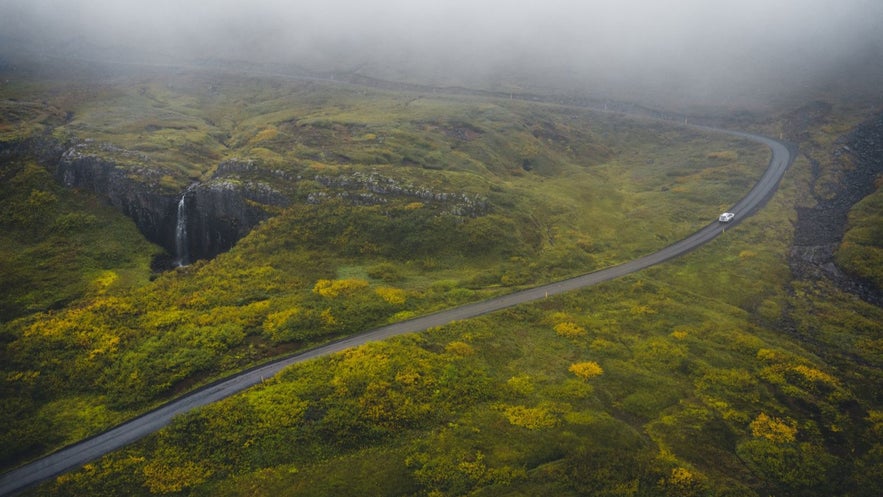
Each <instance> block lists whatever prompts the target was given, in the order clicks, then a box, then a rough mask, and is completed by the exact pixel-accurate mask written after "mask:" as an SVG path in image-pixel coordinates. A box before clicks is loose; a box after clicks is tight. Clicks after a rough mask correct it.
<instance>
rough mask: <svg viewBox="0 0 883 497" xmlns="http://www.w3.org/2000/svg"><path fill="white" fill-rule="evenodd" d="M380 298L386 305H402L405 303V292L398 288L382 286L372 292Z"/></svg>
mask: <svg viewBox="0 0 883 497" xmlns="http://www.w3.org/2000/svg"><path fill="white" fill-rule="evenodd" d="M374 293H376V294H377V295H378V296H379V297H380V298H382V299H383V300H384V301H386V303H388V304H392V305H402V304H404V303H405V300H406V298H405V291H404V290H402V289H400V288H392V287H388V286H382V287H380V288H378V289H376V290H374Z"/></svg>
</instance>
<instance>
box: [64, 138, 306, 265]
mask: <svg viewBox="0 0 883 497" xmlns="http://www.w3.org/2000/svg"><path fill="white" fill-rule="evenodd" d="M90 150H91V148H90V147H89V146H88V144H77V145H74V146H72V147H70V148H68V149H67V150H66V151H65V152H64V153H63V154H62V155H61V157H60V159H59V160H58V161H57V162H55V163H54V164H49V165H48V166H49V167H50V169H51V170H52V172H53V174H54V176H55V178H56V179H57V180H58V181H59V182H60V183H62V184H63V185H65V186H66V187H70V188H82V189H85V190H89V191H92V192H94V193H96V194H98V195H100V196H102V197H104V198H105V199H107V200H108V201H109V202H110V203H111V204H112V205H113V206H115V207H116V208H117V209H119V210H120V211H121V212H123V213H124V214H125V215H126V216H128V217H130V218H132V220H133V221H134V222H135V224H136V225H137V226H138V229H139V230H140V231H141V233H143V234H144V236H145V237H146V238H147V239H148V240H150V241H152V242H154V243H156V244H158V245H160V246H162V247H163V248H165V249H166V251H168V252H169V254H170V255H171V256H173V257H174V258H176V259H178V260H179V262H181V263H184V264H186V263H189V262H192V261H194V260H197V259H206V258H212V257H214V256H216V255H218V254H219V253H221V252H224V251H226V250H229V249H230V248H231V247H233V245H234V244H235V243H236V242H237V241H238V240H239V239H240V238H242V237H243V236H245V235H246V234H247V233H248V232H249V231H251V229H252V228H254V226H256V225H257V224H258V223H259V222H261V221H262V220H264V219H267V218H268V217H269V216H270V215H271V213H270V212H271V210H272V208H273V207H279V206H285V205H288V203H289V199H288V197H287V196H285V195H284V194H282V193H280V192H279V191H277V190H275V189H274V188H272V187H271V186H269V185H268V184H266V183H262V182H260V181H253V180H251V181H249V180H243V179H241V178H240V177H239V175H238V173H239V172H241V171H242V165H241V164H243V163H239V162H236V161H231V162H228V163H224V164H221V165H220V166H219V167H218V168H217V172H216V173H215V175H214V177H213V178H211V179H210V180H209V181H207V182H205V183H195V184H193V185H191V186H190V187H189V188H188V189H187V190H186V191H184V192H170V191H168V190H167V189H166V188H163V187H162V186H161V185H162V176H163V171H162V170H161V169H157V168H151V167H149V166H146V165H139V162H140V161H138V160H127V164H125V166H123V165H121V164H120V163H118V162H117V161H114V160H109V159H107V158H103V157H101V156H100V155H98V154H94V153H90ZM115 152H117V153H119V151H115ZM126 159H131V157H126ZM135 159H139V158H138V157H136V158H135ZM140 159H146V158H140ZM244 164H248V163H244ZM179 204H183V205H181V208H180V209H179ZM182 215H183V216H186V217H185V219H183V220H182V222H179V216H182ZM182 230H183V232H182Z"/></svg>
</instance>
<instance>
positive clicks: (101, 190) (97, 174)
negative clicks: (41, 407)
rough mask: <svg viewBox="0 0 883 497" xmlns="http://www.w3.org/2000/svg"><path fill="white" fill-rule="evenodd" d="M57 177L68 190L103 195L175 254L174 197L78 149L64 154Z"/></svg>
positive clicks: (55, 169) (156, 241)
mask: <svg viewBox="0 0 883 497" xmlns="http://www.w3.org/2000/svg"><path fill="white" fill-rule="evenodd" d="M145 173H147V172H146V171H145ZM53 174H54V176H55V179H56V180H58V182H60V183H61V184H63V185H64V186H66V187H68V188H81V189H84V190H89V191H92V192H94V193H97V194H99V195H100V196H103V197H104V198H106V199H107V200H108V201H109V202H110V203H111V204H112V205H113V206H114V207H116V208H117V209H119V210H120V211H121V212H122V213H124V214H125V215H126V216H128V217H130V218H132V220H133V221H135V224H136V225H137V226H138V229H139V230H140V231H141V233H143V234H144V236H145V237H146V238H147V239H148V240H150V241H152V242H153V243H156V244H158V245H160V246H162V247H164V248H165V249H166V250H169V251H171V252H172V253H174V246H175V245H174V235H175V205H176V199H175V197H174V196H173V195H169V194H161V193H157V192H155V191H154V190H153V189H152V188H151V187H150V184H149V183H146V182H143V181H138V180H135V179H133V177H132V176H131V175H130V174H129V173H127V172H126V171H124V170H123V169H120V168H118V167H117V166H116V164H114V163H112V162H109V161H107V160H104V159H101V158H99V157H96V156H92V155H83V154H80V153H78V152H77V150H76V148H75V147H74V148H71V149H69V150H67V151H66V152H65V153H64V155H62V157H61V160H59V161H58V163H57V164H56V165H55V167H54V171H53ZM169 242H171V244H170V243H169Z"/></svg>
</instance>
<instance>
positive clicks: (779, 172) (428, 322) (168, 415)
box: [0, 126, 796, 496]
mask: <svg viewBox="0 0 883 497" xmlns="http://www.w3.org/2000/svg"><path fill="white" fill-rule="evenodd" d="M696 128H698V129H703V130H705V131H711V132H718V133H725V134H729V135H734V136H739V137H742V138H747V139H749V140H754V141H756V142H759V143H762V144H764V145H766V146H767V147H769V148H770V150H771V152H772V155H771V158H770V163H769V166H768V167H767V170H766V172H765V173H764V174H763V176H762V177H761V178H760V180H759V181H758V182H757V184H756V185H755V186H754V188H752V189H751V191H750V192H748V194H747V195H746V196H745V197H744V198H742V199H741V200H740V201H739V202H738V203H737V204H736V205H734V206H733V207H732V208H731V209H730V212H733V213H735V214H736V217H735V219H734V220H733V221H732V222H731V223H729V224H728V225H727V227H731V226H733V225H735V224H738V223H739V222H741V221H742V220H743V219H745V218H746V217H748V216H750V215H751V214H752V213H753V212H755V211H756V210H757V209H758V208H760V207H761V206H763V204H764V203H766V201H767V200H769V198H770V197H771V196H772V195H773V193H774V192H775V190H776V187H777V186H778V184H779V181H780V180H781V179H782V176H783V175H784V174H785V171H786V170H787V168H788V166H790V165H791V163H792V162H793V160H794V157H795V155H796V150H795V149H794V148H793V147H792V146H790V145H788V144H785V143H783V142H780V141H778V140H774V139H772V138H768V137H765V136H760V135H754V134H751V133H743V132H739V131H727V130H722V129H717V128H708V127H701V126H696ZM722 232H723V225H721V224H719V223H718V222H716V221H715V222H713V223H711V224H709V225H708V226H705V227H704V228H702V229H700V230H699V231H697V232H696V233H694V234H693V235H690V236H689V237H687V238H684V239H683V240H681V241H679V242H676V243H674V244H672V245H669V246H668V247H665V248H663V249H662V250H660V251H658V252H655V253H652V254H650V255H646V256H644V257H641V258H638V259H634V260H632V261H629V262H625V263H623V264H620V265H617V266H612V267H609V268H606V269H602V270H600V271H595V272H593V273H588V274H584V275H581V276H577V277H574V278H570V279H566V280H562V281H558V282H555V283H549V284H547V285H542V286H538V287H535V288H530V289H527V290H521V291H518V292H515V293H511V294H509V295H504V296H501V297H496V298H493V299H490V300H485V301H482V302H475V303H472V304H466V305H463V306H460V307H455V308H452V309H448V310H445V311H440V312H436V313H433V314H428V315H425V316H422V317H418V318H415V319H411V320H408V321H402V322H399V323H395V324H391V325H388V326H383V327H380V328H376V329H374V330H370V331H367V332H365V333H361V334H359V335H355V336H351V337H348V338H344V339H342V340H337V341H335V342H331V343H328V344H326V345H322V346H320V347H316V348H314V349H311V350H307V351H304V352H301V353H299V354H297V355H294V356H290V357H286V358H282V359H279V360H276V361H274V362H271V363H268V364H265V365H262V366H258V367H255V368H252V369H249V370H246V371H243V372H240V373H237V374H235V375H233V376H230V377H228V378H226V379H222V380H219V381H216V382H214V383H212V384H209V385H206V386H204V387H202V388H199V389H197V390H195V391H193V392H191V393H188V394H186V395H184V396H182V397H179V398H177V399H175V400H172V401H171V402H169V403H167V404H164V405H162V406H160V407H158V408H156V409H154V410H152V411H150V412H147V413H145V414H143V415H141V416H139V417H137V418H134V419H132V420H130V421H126V422H125V423H123V424H121V425H118V426H116V427H114V428H111V429H110V430H108V431H106V432H103V433H101V434H98V435H96V436H93V437H91V438H88V439H86V440H83V441H81V442H77V443H75V444H73V445H70V446H68V447H65V448H63V449H61V450H59V451H57V452H54V453H52V454H50V455H48V456H45V457H43V458H41V459H38V460H36V461H33V462H31V463H28V464H26V465H24V466H21V467H19V468H16V469H14V470H12V471H9V472H7V473H5V474H3V475H2V476H0V496H5V495H11V494H14V493H17V492H20V491H22V490H24V489H25V488H27V487H30V486H32V485H35V484H37V483H39V482H41V481H43V480H46V479H48V478H52V477H53V476H57V475H59V474H61V473H64V472H66V471H70V470H71V469H74V468H77V467H79V466H82V465H83V464H85V463H87V462H89V461H92V460H94V459H97V458H99V457H101V456H103V455H105V454H107V453H109V452H112V451H114V450H117V449H120V448H122V447H124V446H126V445H128V444H130V443H132V442H134V441H136V440H138V439H140V438H142V437H144V436H146V435H149V434H151V433H153V432H155V431H157V430H159V429H160V428H162V427H164V426H166V425H167V424H169V423H170V422H171V421H172V418H174V417H175V416H176V415H179V414H183V413H185V412H188V411H190V410H192V409H196V408H197V407H201V406H204V405H206V404H209V403H212V402H215V401H218V400H220V399H223V398H225V397H229V396H231V395H233V394H235V393H238V392H241V391H243V390H245V389H246V388H249V387H251V386H253V385H256V384H258V383H260V382H262V381H263V380H264V378H269V377H272V376H273V375H275V374H276V373H278V372H279V371H281V370H282V369H284V368H286V367H288V366H290V365H292V364H296V363H299V362H303V361H307V360H310V359H314V358H317V357H321V356H326V355H329V354H332V353H335V352H340V351H342V350H345V349H348V348H350V347H356V346H358V345H363V344H365V343H368V342H372V341H376V340H383V339H386V338H389V337H393V336H396V335H401V334H404V333H412V332H417V331H423V330H426V329H428V328H432V327H436V326H442V325H445V324H448V323H451V322H453V321H458V320H461V319H468V318H473V317H476V316H481V315H483V314H487V313H490V312H494V311H498V310H501V309H505V308H507V307H512V306H515V305H518V304H523V303H526V302H531V301H534V300H539V299H542V298H545V297H548V296H552V295H557V294H560V293H564V292H569V291H572V290H577V289H580V288H585V287H588V286H592V285H596V284H598V283H601V282H604V281H608V280H612V279H614V278H619V277H621V276H624V275H627V274H630V273H633V272H635V271H639V270H641V269H644V268H647V267H650V266H653V265H654V264H659V263H661V262H664V261H666V260H669V259H671V258H674V257H678V256H680V255H683V254H685V253H687V252H689V251H691V250H693V249H695V248H696V247H699V246H700V245H702V244H705V243H708V242H709V241H711V240H712V239H714V238H715V237H716V236H718V235H719V234H721V233H722Z"/></svg>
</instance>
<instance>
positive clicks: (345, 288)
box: [313, 278, 368, 298]
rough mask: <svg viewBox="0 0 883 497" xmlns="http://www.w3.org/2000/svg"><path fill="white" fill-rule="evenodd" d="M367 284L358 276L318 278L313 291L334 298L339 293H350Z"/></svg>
mask: <svg viewBox="0 0 883 497" xmlns="http://www.w3.org/2000/svg"><path fill="white" fill-rule="evenodd" d="M366 286H368V282H367V281H365V280H362V279H358V278H350V279H346V280H319V281H317V282H316V285H315V286H313V292H315V293H318V294H319V295H321V296H323V297H326V298H335V297H338V296H340V295H341V294H344V295H345V294H351V293H353V292H355V291H356V290H359V289H360V288H365V287H366Z"/></svg>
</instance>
